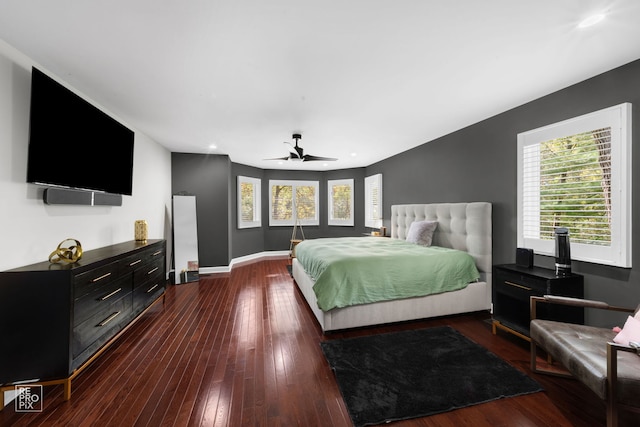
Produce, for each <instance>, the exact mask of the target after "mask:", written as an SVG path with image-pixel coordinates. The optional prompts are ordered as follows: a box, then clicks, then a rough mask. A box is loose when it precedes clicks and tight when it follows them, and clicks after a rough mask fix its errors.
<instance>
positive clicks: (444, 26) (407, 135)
mask: <svg viewBox="0 0 640 427" xmlns="http://www.w3.org/2000/svg"><path fill="white" fill-rule="evenodd" d="M595 12H605V13H606V18H605V19H604V20H603V21H602V22H601V23H599V24H598V25H595V26H592V27H589V28H585V29H579V28H577V25H578V23H579V22H580V21H581V20H583V19H584V18H586V17H587V16H589V15H591V14H593V13H595ZM0 39H2V40H4V41H5V42H6V43H8V44H9V45H11V46H13V47H14V48H16V49H17V50H19V51H20V52H22V53H24V54H26V55H27V56H28V57H30V58H31V59H32V60H34V61H35V62H36V64H37V65H39V66H40V67H42V68H43V70H44V71H46V72H48V73H50V74H51V75H52V76H53V77H55V78H57V79H59V80H61V81H63V82H66V83H67V84H68V85H70V86H72V87H73V88H75V89H77V90H78V91H80V92H81V93H83V94H85V95H86V96H87V97H89V98H90V99H92V100H93V101H95V102H96V103H98V104H99V105H100V106H102V107H103V108H105V109H106V110H107V111H109V112H111V113H112V114H114V115H115V116H117V117H118V118H119V119H121V120H123V121H124V122H125V123H127V124H128V125H129V126H131V127H133V128H135V129H137V130H140V131H142V132H144V133H145V134H147V135H148V136H149V137H151V138H153V139H154V140H156V141H157V142H158V143H160V144H162V145H164V146H166V147H167V148H168V149H170V150H171V151H175V152H190V153H215V154H228V155H229V156H230V158H231V160H232V161H234V162H237V163H243V164H247V165H252V166H257V167H260V168H263V169H270V168H274V169H277V168H286V169H319V170H321V169H343V168H349V167H360V166H367V165H370V164H372V163H374V162H376V161H379V160H382V159H384V158H387V157H389V156H392V155H394V154H397V153H399V152H402V151H406V150H408V149H410V148H412V147H415V146H417V145H420V144H423V143H425V142H428V141H430V140H433V139H435V138H437V137H440V136H442V135H446V134H448V133H450V132H452V131H455V130H457V129H460V128H462V127H465V126H468V125H470V124H473V123H476V122H478V121H480V120H483V119H486V118H488V117H491V116H493V115H495V114H498V113H500V112H503V111H505V110H508V109H510V108H513V107H516V106H518V105H521V104H523V103H526V102H528V101H531V100H533V99H536V98H539V97H541V96H544V95H546V94H548V93H551V92H554V91H556V90H559V89H561V88H563V87H566V86H568V85H571V84H573V83H577V82H579V81H582V80H585V79H587V78H589V77H592V76H594V75H597V74H599V73H602V72H604V71H607V70H610V69H612V68H615V67H617V66H620V65H623V64H625V63H628V62H630V61H632V60H635V59H638V58H640V1H638V0H609V1H605V0H536V1H514V0H485V1H478V0H456V1H450V0H321V1H318V0H269V1H265V0H92V1H87V0H56V1H54V0H29V1H25V0H0ZM294 132H300V133H302V135H303V138H302V140H301V141H300V145H301V146H302V147H303V148H304V149H305V153H306V154H313V155H318V156H329V157H337V158H339V160H338V161H337V162H332V163H330V164H328V165H327V166H324V165H323V164H322V163H321V162H305V163H300V162H296V163H291V162H285V164H284V165H279V164H277V162H275V161H265V160H263V159H265V158H273V157H282V156H286V155H287V154H288V152H289V147H288V146H287V145H285V144H283V142H284V141H288V142H292V139H291V134H292V133H294ZM514 139H515V136H514ZM212 144H215V146H216V147H217V148H215V149H213V148H210V146H211V145H212ZM352 153H355V155H353V154H352Z"/></svg>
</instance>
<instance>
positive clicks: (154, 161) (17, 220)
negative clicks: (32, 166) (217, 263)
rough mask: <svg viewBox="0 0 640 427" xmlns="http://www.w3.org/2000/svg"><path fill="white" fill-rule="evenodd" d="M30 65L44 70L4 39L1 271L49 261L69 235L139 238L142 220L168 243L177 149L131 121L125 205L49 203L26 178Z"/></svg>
mask: <svg viewBox="0 0 640 427" xmlns="http://www.w3.org/2000/svg"><path fill="white" fill-rule="evenodd" d="M32 65H35V66H37V67H38V68H40V69H42V67H39V66H38V64H34V63H33V62H32V61H31V60H30V59H29V58H27V57H25V56H24V55H22V54H21V53H19V52H17V51H16V50H15V49H13V48H12V47H10V46H9V45H7V44H6V43H4V42H3V41H1V40H0V242H1V243H0V271H3V270H7V269H11V268H15V267H20V266H23V265H28V264H32V263H35V262H40V261H46V260H47V259H48V257H49V254H50V253H51V251H53V250H54V249H55V248H56V247H57V245H58V243H60V242H61V241H62V240H64V239H66V238H74V239H77V240H79V241H80V243H82V248H83V250H85V251H86V250H91V249H95V248H99V247H102V246H107V245H111V244H114V243H120V242H124V241H128V240H133V237H134V222H135V221H136V220H138V219H144V220H146V221H147V223H148V227H149V229H148V231H149V233H148V236H149V238H150V239H160V238H164V239H167V240H168V242H167V243H168V246H167V248H168V249H169V248H170V247H171V246H170V242H169V240H170V234H171V233H170V230H171V225H170V214H171V153H170V152H169V151H168V150H167V149H165V148H164V147H162V146H160V145H159V144H157V143H156V142H155V141H153V140H152V139H150V138H148V137H147V136H146V135H144V134H142V133H141V132H138V131H137V129H136V128H135V125H134V124H132V123H125V124H126V125H127V126H129V127H130V128H131V129H133V130H135V131H136V133H135V149H134V168H133V170H134V175H133V196H123V201H122V206H113V207H104V206H66V205H46V204H45V203H44V202H43V200H42V192H43V188H41V187H39V186H36V185H33V184H27V183H26V171H27V147H28V136H29V102H30V93H31V66H32ZM53 77H54V78H55V77H56V76H53ZM107 113H109V112H108V111H107ZM116 118H117V117H116ZM60 167H69V165H60Z"/></svg>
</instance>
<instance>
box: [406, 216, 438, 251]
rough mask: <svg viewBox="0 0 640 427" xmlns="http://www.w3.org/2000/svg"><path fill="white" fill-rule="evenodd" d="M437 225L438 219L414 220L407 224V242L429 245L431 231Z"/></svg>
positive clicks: (431, 236) (431, 238)
mask: <svg viewBox="0 0 640 427" xmlns="http://www.w3.org/2000/svg"><path fill="white" fill-rule="evenodd" d="M437 226H438V221H414V222H412V223H411V225H410V226H409V232H408V233H407V242H411V243H415V244H417V245H422V246H431V242H432V241H433V232H434V231H435V230H436V227H437Z"/></svg>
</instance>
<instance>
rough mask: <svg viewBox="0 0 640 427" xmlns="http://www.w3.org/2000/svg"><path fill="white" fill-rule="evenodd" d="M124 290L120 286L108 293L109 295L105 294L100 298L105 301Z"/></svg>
mask: <svg viewBox="0 0 640 427" xmlns="http://www.w3.org/2000/svg"><path fill="white" fill-rule="evenodd" d="M121 290H122V288H118V289H116V290H115V291H113V292H111V293H108V294H107V295H105V296H103V297H102V298H100V301H104V300H106V299H109V298H111V297H112V296H114V295H115V294H117V293H118V292H120V291H121Z"/></svg>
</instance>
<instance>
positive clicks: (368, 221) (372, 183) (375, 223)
mask: <svg viewBox="0 0 640 427" xmlns="http://www.w3.org/2000/svg"><path fill="white" fill-rule="evenodd" d="M364 191H365V194H364V198H365V200H364V202H365V207H364V211H365V212H364V213H365V218H364V225H365V227H371V228H380V227H382V174H377V175H371V176H368V177H366V178H365V179H364Z"/></svg>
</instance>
